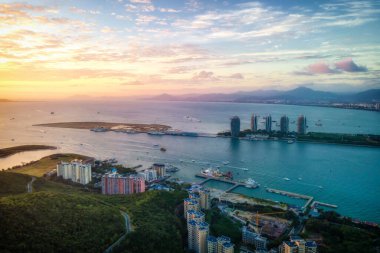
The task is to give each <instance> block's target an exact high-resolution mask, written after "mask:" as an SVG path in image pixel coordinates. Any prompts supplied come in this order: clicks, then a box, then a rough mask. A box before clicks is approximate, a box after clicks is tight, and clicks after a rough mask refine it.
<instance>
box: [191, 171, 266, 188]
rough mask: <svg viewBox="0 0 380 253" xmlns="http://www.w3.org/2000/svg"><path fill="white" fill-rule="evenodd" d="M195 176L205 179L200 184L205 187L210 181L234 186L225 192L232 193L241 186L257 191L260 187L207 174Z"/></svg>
mask: <svg viewBox="0 0 380 253" xmlns="http://www.w3.org/2000/svg"><path fill="white" fill-rule="evenodd" d="M195 176H196V177H200V178H205V180H204V181H202V182H200V183H199V184H200V185H203V184H205V183H207V182H209V181H219V182H223V183H227V184H232V186H231V187H229V188H228V189H227V190H225V192H232V191H233V190H234V189H236V188H237V187H239V186H244V187H247V188H251V189H255V188H258V187H259V186H258V185H257V184H255V185H251V184H247V183H242V182H238V181H234V180H230V179H225V178H222V177H213V176H207V175H205V174H196V175H195Z"/></svg>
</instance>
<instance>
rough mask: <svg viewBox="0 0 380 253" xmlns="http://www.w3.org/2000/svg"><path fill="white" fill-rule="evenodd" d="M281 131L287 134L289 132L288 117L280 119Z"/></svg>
mask: <svg viewBox="0 0 380 253" xmlns="http://www.w3.org/2000/svg"><path fill="white" fill-rule="evenodd" d="M280 131H281V133H285V134H286V133H288V132H289V118H288V117H287V116H286V115H284V116H282V117H281V119H280Z"/></svg>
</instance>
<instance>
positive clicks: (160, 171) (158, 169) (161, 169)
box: [152, 163, 166, 178]
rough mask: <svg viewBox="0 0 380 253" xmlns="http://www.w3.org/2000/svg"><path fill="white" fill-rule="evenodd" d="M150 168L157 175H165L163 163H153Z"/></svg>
mask: <svg viewBox="0 0 380 253" xmlns="http://www.w3.org/2000/svg"><path fill="white" fill-rule="evenodd" d="M152 169H153V170H155V171H156V172H157V177H159V178H162V177H165V176H166V168H165V164H163V163H154V164H153V166H152Z"/></svg>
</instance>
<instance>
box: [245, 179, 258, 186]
mask: <svg viewBox="0 0 380 253" xmlns="http://www.w3.org/2000/svg"><path fill="white" fill-rule="evenodd" d="M245 187H247V188H257V187H258V184H257V183H256V181H255V180H253V179H252V178H248V179H247V180H246V181H245Z"/></svg>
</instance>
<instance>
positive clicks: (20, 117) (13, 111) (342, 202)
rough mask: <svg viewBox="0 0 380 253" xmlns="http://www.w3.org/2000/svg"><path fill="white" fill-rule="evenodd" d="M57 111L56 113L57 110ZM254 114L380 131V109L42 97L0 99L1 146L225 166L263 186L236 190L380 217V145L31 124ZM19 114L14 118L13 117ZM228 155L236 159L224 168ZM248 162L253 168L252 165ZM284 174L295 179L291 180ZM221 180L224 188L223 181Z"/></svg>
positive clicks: (188, 175)
mask: <svg viewBox="0 0 380 253" xmlns="http://www.w3.org/2000/svg"><path fill="white" fill-rule="evenodd" d="M51 111H54V112H55V114H54V115H51V114H50V112H51ZM97 112H99V114H98V113H97ZM252 112H255V113H258V114H261V115H265V114H266V113H268V112H271V113H272V118H273V119H274V120H276V119H277V118H278V117H279V116H280V115H282V114H287V115H288V116H289V117H290V120H293V119H295V117H296V116H297V115H298V114H301V113H303V114H305V115H306V116H307V117H308V120H309V126H310V127H309V129H310V130H318V131H328V132H342V133H361V132H369V133H374V134H380V116H379V115H380V114H379V113H376V112H366V111H355V110H341V109H331V108H318V107H303V106H283V105H256V104H228V103H181V102H175V103H174V102H173V103H172V102H167V103H162V102H161V103H158V102H157V103H156V102H119V103H116V102H112V103H71V104H64V103H42V102H40V103H2V104H0V144H1V147H7V146H14V145H21V144H49V145H56V146H58V147H59V150H58V152H76V153H82V154H86V155H91V156H94V157H96V158H100V159H103V158H111V157H116V158H117V159H118V160H119V161H120V162H122V163H123V164H126V165H137V164H142V165H143V166H149V165H151V163H153V162H165V163H171V164H173V165H176V166H178V167H179V168H180V169H181V170H180V171H179V172H178V173H176V176H177V177H180V178H181V179H183V180H186V181H199V179H197V178H195V177H194V175H195V174H196V173H199V171H200V169H201V168H206V167H209V166H217V165H218V166H221V170H223V171H227V170H230V171H232V172H233V173H234V176H235V179H237V180H245V179H247V178H248V177H252V178H253V179H255V180H256V181H257V182H259V183H260V185H261V187H260V188H259V189H256V190H252V189H247V188H244V187H241V188H238V189H236V190H235V192H238V193H243V194H247V195H250V196H255V197H261V198H265V199H274V200H277V201H284V202H288V203H291V204H296V205H302V204H303V200H299V199H291V198H287V197H283V196H279V195H276V194H271V193H267V192H266V191H265V189H264V186H267V187H269V188H275V189H281V190H286V191H292V192H296V193H300V194H306V195H311V196H313V197H315V199H316V200H318V201H322V202H327V203H331V204H336V205H338V206H339V208H338V209H337V211H338V212H340V213H342V214H343V215H347V216H352V217H354V218H360V219H363V220H369V221H374V222H378V223H380V201H378V199H380V184H379V179H380V166H379V165H380V149H377V148H368V147H355V146H340V145H326V144H311V143H294V144H287V143H286V142H275V141H245V140H231V139H225V138H192V137H174V136H150V135H147V134H123V133H114V132H108V133H94V132H91V131H88V130H77V129H58V128H43V127H34V126H32V125H33V124H37V123H49V122H63V121H110V122H137V123H164V124H168V125H171V126H173V127H175V128H178V129H181V130H187V131H197V132H207V133H215V132H217V131H221V130H224V129H228V126H229V122H228V121H229V117H230V116H232V115H235V114H236V115H239V116H240V117H241V118H242V124H243V126H246V127H248V126H249V115H250V114H251V113H252ZM186 115H190V116H191V117H194V118H197V119H200V120H201V122H191V121H189V120H187V119H186V118H184V116H186ZM12 117H14V118H15V119H14V120H10V119H11V118H12ZM319 119H320V120H321V121H322V123H323V127H321V128H318V127H316V126H315V125H314V124H312V123H313V122H314V121H315V122H316V121H318V120H319ZM277 120H278V119H277ZM358 126H360V127H358ZM11 139H14V141H12V140H11ZM154 144H159V145H160V146H164V147H166V148H167V152H165V153H163V152H160V151H159V148H157V147H154V146H153V145H154ZM24 154H27V153H24ZM30 156H31V155H30V154H29V158H28V157H26V155H25V156H23V155H19V156H18V158H17V159H15V158H12V157H10V158H6V159H0V168H6V167H8V166H9V165H15V163H17V162H19V163H21V162H27V161H28V160H30ZM34 157H35V156H33V159H34ZM192 160H195V161H194V162H193V161H192ZM181 161H182V162H181ZM223 161H229V162H230V163H229V164H228V166H225V165H223ZM242 168H248V171H244V170H242ZM285 177H287V178H289V179H290V181H285V180H284V179H283V178H285ZM298 178H302V180H299V179H298ZM212 184H213V183H212ZM214 184H215V183H214ZM214 186H215V187H218V185H217V184H215V185H214ZM320 187H322V188H320ZM283 198H284V199H283Z"/></svg>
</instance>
